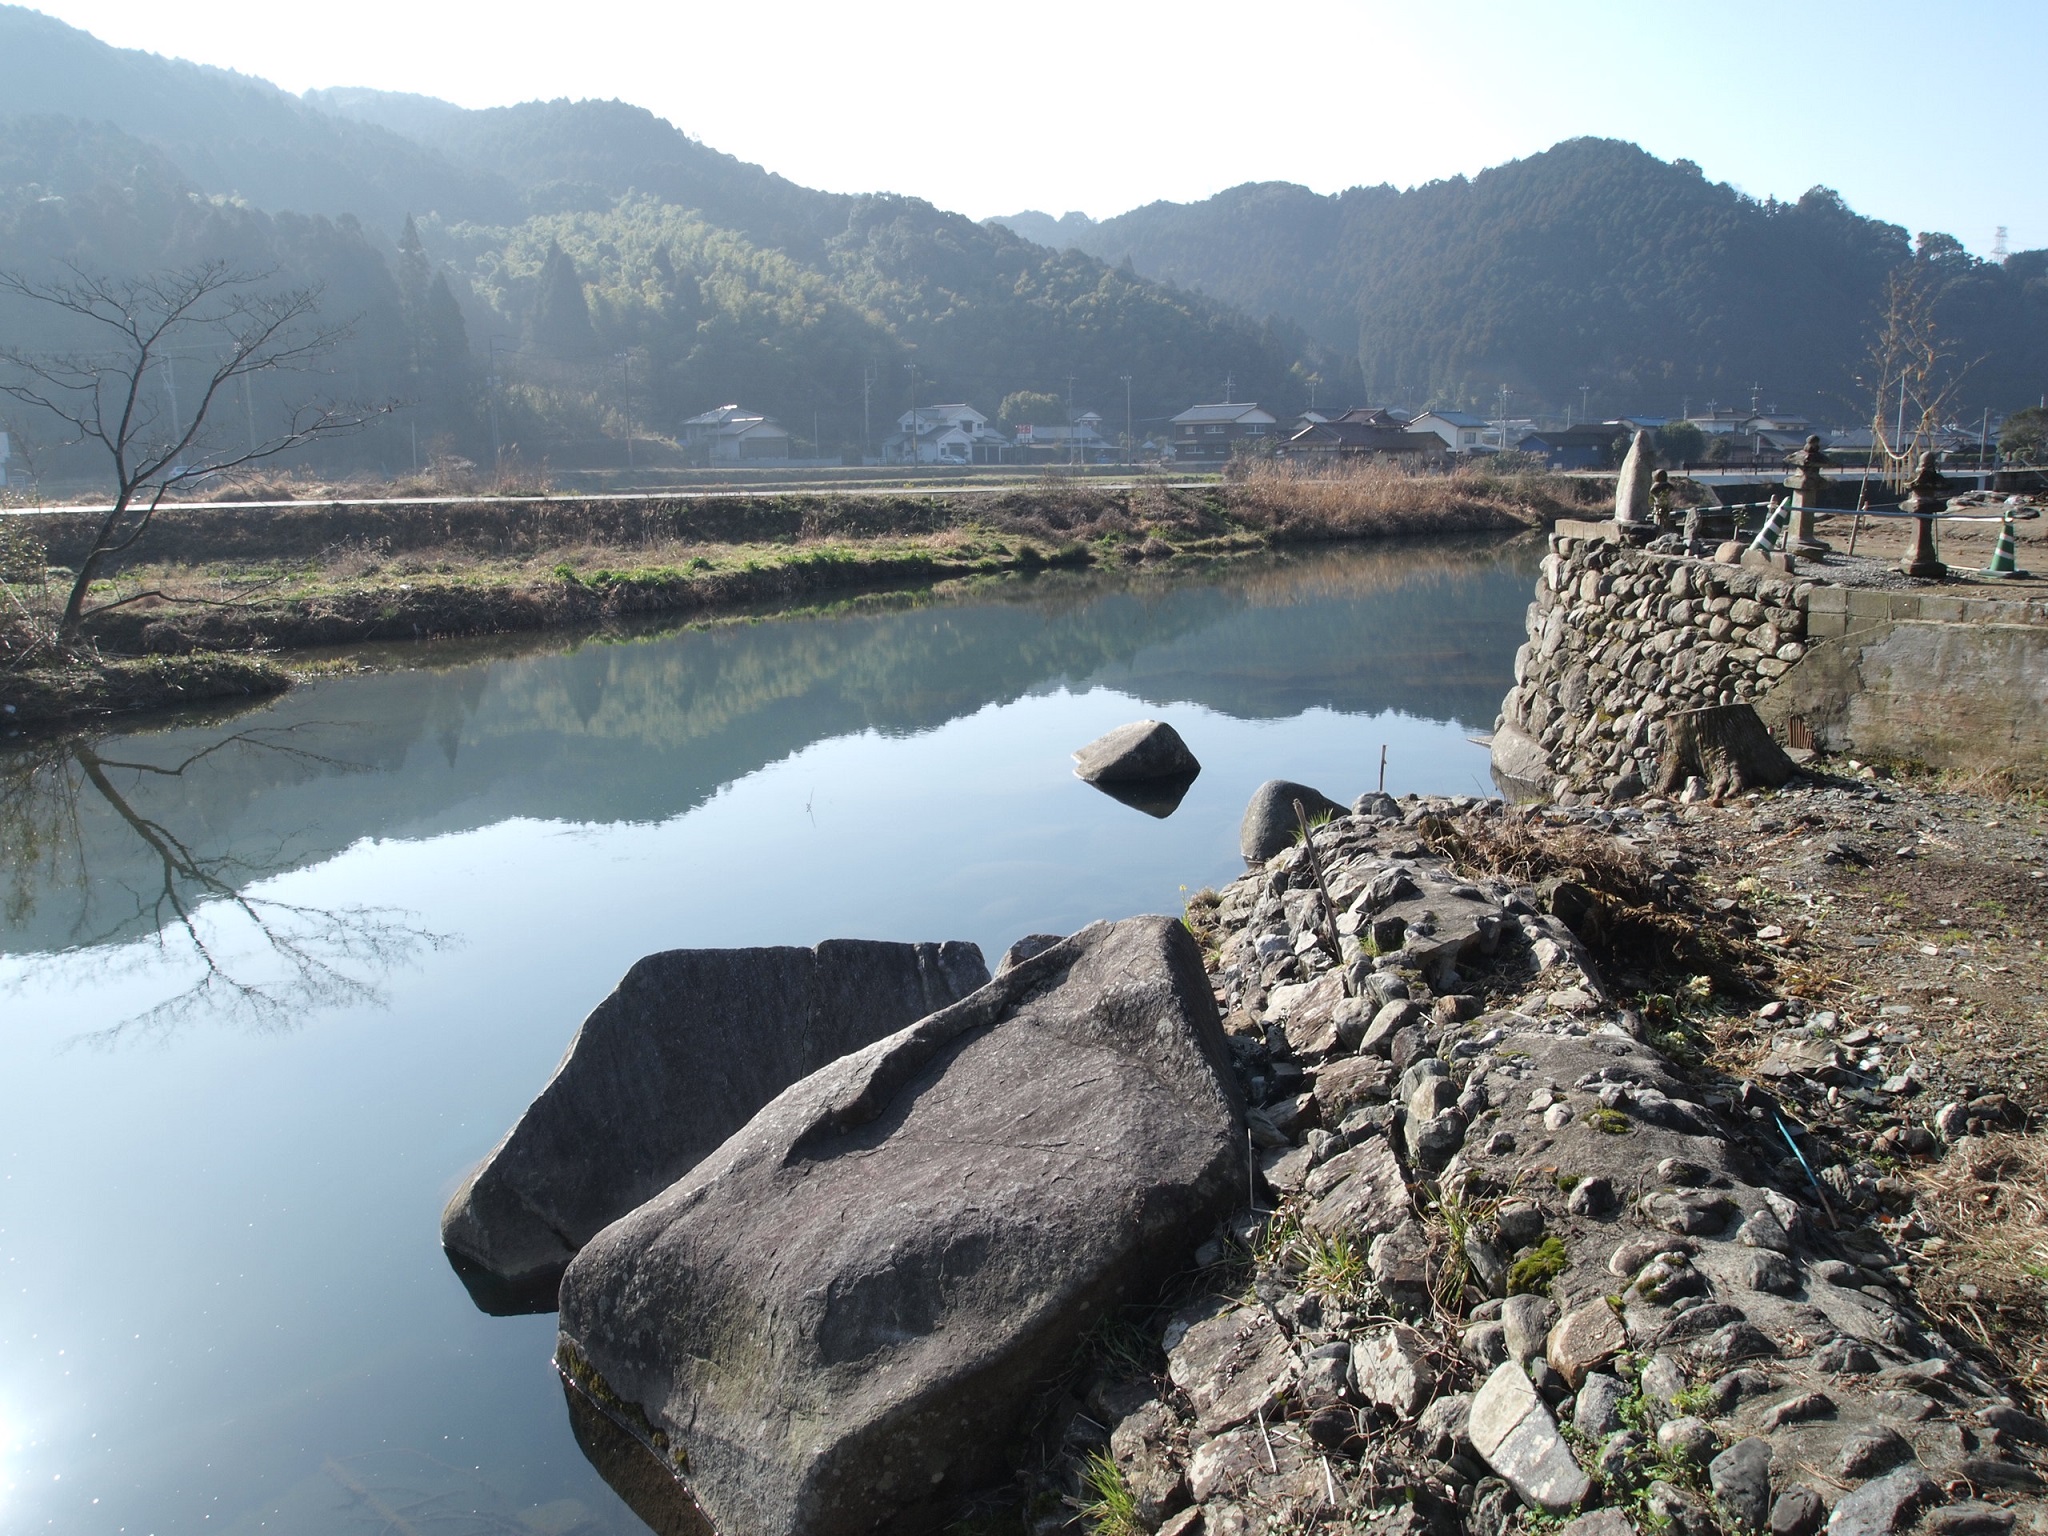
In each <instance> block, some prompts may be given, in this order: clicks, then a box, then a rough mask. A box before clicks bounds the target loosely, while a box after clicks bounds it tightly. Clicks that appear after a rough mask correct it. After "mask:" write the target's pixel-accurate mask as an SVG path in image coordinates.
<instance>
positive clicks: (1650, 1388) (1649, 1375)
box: [1642, 1353, 1687, 1405]
mask: <svg viewBox="0 0 2048 1536" xmlns="http://www.w3.org/2000/svg"><path fill="white" fill-rule="evenodd" d="M1642 1380H1643V1396H1645V1397H1647V1398H1649V1399H1650V1400H1651V1401H1652V1402H1658V1403H1664V1404H1667V1405H1668V1404H1671V1403H1674V1402H1676V1401H1677V1400H1678V1394H1679V1393H1681V1392H1683V1391H1684V1390H1685V1389H1686V1385H1687V1382H1686V1375H1685V1367H1684V1366H1682V1365H1680V1364H1679V1363H1678V1360H1677V1358H1676V1357H1675V1356H1672V1355H1669V1354H1662V1353H1660V1354H1656V1355H1652V1356H1651V1357H1650V1362H1649V1364H1647V1365H1645V1366H1644V1367H1643V1378H1642Z"/></svg>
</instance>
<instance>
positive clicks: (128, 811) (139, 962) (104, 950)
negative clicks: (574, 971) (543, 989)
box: [0, 722, 448, 1045]
mask: <svg viewBox="0 0 2048 1536" xmlns="http://www.w3.org/2000/svg"><path fill="white" fill-rule="evenodd" d="M314 728H315V722H301V723H299V724H296V725H290V726H277V727H253V728H250V729H246V730H240V731H235V732H232V733H230V734H228V735H226V736H223V737H220V738H219V739H218V740H215V741H213V742H211V743H209V744H208V745H206V746H205V747H203V748H200V749H199V750H197V751H194V752H192V753H190V754H188V755H187V756H185V757H183V758H181V759H178V760H176V761H172V762H167V763H153V762H148V761H144V760H141V759H139V758H135V757H126V756H123V757H109V756H107V755H105V754H104V753H102V751H101V750H100V743H99V742H98V740H97V739H95V738H91V737H86V736H69V737H60V738H54V739H51V740H47V741H43V742H39V743H35V744H32V745H30V746H28V747H26V748H23V749H20V750H18V751H17V752H15V753H14V754H13V756H12V757H11V758H9V759H6V760H4V761H0V854H4V856H5V864H6V868H7V871H8V875H7V885H6V888H5V901H4V909H0V911H4V917H5V921H6V923H7V924H8V926H10V927H18V926H20V925H22V924H24V923H25V922H26V921H27V920H28V918H29V917H30V916H31V915H34V913H35V909H36V908H37V906H38V904H40V903H47V902H49V901H52V900H70V901H73V902H74V903H75V907H74V909H73V911H72V912H71V914H70V915H69V918H68V921H67V922H66V924H65V928H66V940H67V942H66V944H65V947H64V948H63V949H62V950H60V951H58V952H56V953H54V954H48V953H46V954H39V955H35V956H32V957H30V958H29V960H28V963H27V964H26V965H25V966H24V967H23V969H22V970H21V971H19V972H17V973H16V975H15V977H14V978H13V980H12V982H11V984H10V986H11V989H13V990H19V989H21V988H24V987H26V986H28V985H30V984H33V983H34V982H35V981H36V980H38V979H40V978H41V977H43V976H46V975H48V974H49V973H50V972H52V971H56V970H70V969H73V968H75V967H77V966H78V965H79V964H80V963H81V954H82V952H85V951H93V950H98V951H101V956H100V959H99V963H100V964H102V965H103V966H105V965H108V964H111V965H112V966H113V967H114V969H115V970H116V971H117V972H118V971H123V970H126V971H143V970H157V969H169V970H175V971H179V972H183V973H186V974H189V976H190V978H191V979H190V980H189V982H188V983H187V984H186V985H185V986H184V987H182V988H181V989H180V990H179V991H177V992H175V993H173V994H172V995H170V996H168V997H165V998H163V999H161V1000H160V1001H158V1002H155V1003H152V1004H150V1005H149V1006H148V1007H146V1008H144V1009H143V1010H141V1011H140V1012H138V1013H135V1014H133V1015H130V1016H129V1017H127V1018H124V1019H122V1020H120V1021H119V1022H118V1023H115V1024H112V1025H110V1026H108V1027H106V1028H104V1029H100V1030H95V1031H93V1032H91V1033H89V1034H87V1035H85V1036H83V1037H82V1038H83V1039H84V1040H86V1041H88V1042H92V1043H97V1044H102V1045H111V1044H114V1043H116V1042H118V1041H121V1040H123V1039H125V1038H127V1037H129V1036H133V1035H148V1036H162V1035H165V1034H168V1033H171V1032H174V1031H176V1030H177V1029H179V1028H180V1027H182V1026H184V1025H185V1024H188V1023H190V1022H192V1021H194V1020H196V1019H200V1018H207V1019H214V1020H219V1021H222V1022H226V1023H231V1024H236V1025H240V1026H241V1027H244V1028H251V1029H284V1028H290V1027H292V1026H293V1025H295V1024H297V1023H299V1022H301V1021H302V1020H303V1019H304V1017H305V1016H306V1015H308V1014H310V1013H313V1012H316V1011H319V1010H322V1009H328V1008H341V1007H351V1006H359V1005H363V1004H370V1005H381V1004H382V1003H383V1001H384V995H383V992H382V990H381V988H380V985H379V983H380V980H381V978H382V977H383V976H384V975H385V974H386V973H387V972H389V971H391V970H393V969H395V968H397V967H399V966H403V965H407V964H410V963H412V962H413V961H414V960H415V959H417V957H418V956H419V955H420V954H421V953H423V952H425V951H430V950H436V949H439V948H441V947H443V946H444V945H445V944H446V943H447V942H448V939H447V938H446V936H444V935H440V934H435V933H430V932H428V931H426V930H425V929H422V928H420V927H418V926H417V925H416V924H415V923H414V922H413V921H412V914H410V913H408V912H406V911H403V910H402V909H399V908H393V907H371V906H315V905H310V904H306V903H302V902H293V901H289V900H285V899H282V898H280V897H277V896H268V895H263V894H261V893H260V892H259V891H258V889H257V887H258V885H259V884H260V882H262V881H263V880H264V879H265V878H266V877H268V876H271V875H273V874H275V873H277V872H278V871H280V870H284V869H288V868H290V867H291V866H292V865H293V864H294V863H296V862H297V858H296V850H293V849H291V848H289V847H287V846H285V845H284V844H283V843H279V844H277V845H276V846H273V847H271V848H268V849H264V850H261V851H260V852H259V853H258V854H256V855H254V856H252V855H251V854H250V853H249V852H248V851H238V852H220V853H210V852H208V851H207V849H206V847H205V845H204V843H203V841H202V840H201V839H200V837H199V836H198V835H197V834H196V833H194V831H193V830H192V829H191V828H190V827H189V826H187V827H183V828H181V827H180V826H179V824H178V823H179V822H180V819H181V818H180V816H179V814H178V813H179V811H180V810H181V809H182V810H186V811H187V812H189V811H190V807H191V805H192V803H193V802H194V801H195V800H198V799H201V798H203V796H201V795H200V794H198V793H197V792H195V791H194V789H193V785H192V783H191V781H192V780H194V779H196V778H198V777H200V776H201V775H204V774H205V773H207V772H208V771H209V769H212V768H215V767H217V766H218V765H219V764H220V763H221V762H222V761H223V760H224V759H225V758H227V757H228V756H230V755H232V754H236V753H254V754H268V755H272V756H274V757H277V758H280V759H285V760H292V761H296V762H298V763H300V764H303V765H304V766H305V767H306V768H308V769H310V770H313V771H315V772H319V773H337V772H341V773H353V772H360V771H363V770H362V768H361V766H360V765H358V764H354V763H350V762H347V761H345V760H343V759H340V758H335V757H331V756H328V755H326V754H324V753H319V752H315V751H312V750H310V749H308V748H307V747H304V746H301V745H300V744H299V742H298V740H296V739H295V738H297V737H299V736H300V735H301V733H304V732H307V731H310V730H312V729H314ZM135 744H136V742H135V739H134V738H129V740H128V742H127V745H128V746H129V747H132V746H134V745H135ZM159 799H160V800H162V801H163V802H164V804H163V805H162V806H161V807H158V806H155V805H153V804H152V803H151V802H152V801H154V800H159ZM100 807H104V810H105V811H106V812H107V813H110V814H111V816H112V818H113V821H112V825H114V826H116V827H118V828H121V829H124V830H125V831H126V833H128V834H129V835H131V836H132V837H133V838H134V839H135V840H136V841H137V843H139V844H140V846H141V849H142V850H145V851H144V852H143V854H142V859H141V863H142V867H144V868H146V869H147V870H149V872H150V876H151V878H150V879H149V880H147V881H146V882H142V883H136V882H134V881H132V880H129V879H119V880H105V879H99V878H96V875H95V868H94V861H93V858H92V857H91V855H90V853H89V849H90V848H91V846H92V845H93V844H94V843H95V842H100V843H102V844H103V843H104V838H105V833H104V832H103V831H102V832H101V833H100V834H99V836H98V837H88V834H87V821H88V819H89V818H90V817H95V816H97V815H98V808H100ZM195 819H198V818H195ZM138 941H140V942H138ZM117 945H118V946H122V947H121V948H118V949H111V950H110V949H108V946H117Z"/></svg>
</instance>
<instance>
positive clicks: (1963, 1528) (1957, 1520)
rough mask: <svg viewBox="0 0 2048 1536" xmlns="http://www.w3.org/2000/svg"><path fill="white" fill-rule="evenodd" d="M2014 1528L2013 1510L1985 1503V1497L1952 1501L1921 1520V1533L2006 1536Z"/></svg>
mask: <svg viewBox="0 0 2048 1536" xmlns="http://www.w3.org/2000/svg"><path fill="white" fill-rule="evenodd" d="M2012 1527H2013V1512H2012V1511H2011V1510H2009V1509H2000V1508H1999V1507H1998V1506H1997V1505H1996V1504H1986V1503H1985V1502H1984V1501H1983V1500H1982V1499H1965V1500H1964V1501H1963V1502H1962V1503H1960V1504H1950V1505H1948V1506H1946V1507H1945V1508H1942V1509H1937V1510H1935V1511H1933V1512H1932V1513H1931V1514H1929V1515H1928V1516H1927V1518H1926V1519H1925V1520H1922V1521H1921V1522H1920V1531H1921V1536H2007V1533H2008V1532H2010V1531H2011V1530H2012Z"/></svg>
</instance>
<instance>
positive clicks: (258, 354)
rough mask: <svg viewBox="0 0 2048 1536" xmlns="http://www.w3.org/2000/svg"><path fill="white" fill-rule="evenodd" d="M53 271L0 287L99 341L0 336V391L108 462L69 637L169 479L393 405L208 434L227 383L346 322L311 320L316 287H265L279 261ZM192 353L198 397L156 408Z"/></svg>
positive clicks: (279, 446)
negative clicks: (203, 363)
mask: <svg viewBox="0 0 2048 1536" xmlns="http://www.w3.org/2000/svg"><path fill="white" fill-rule="evenodd" d="M63 270H64V274H65V275H63V276H61V277H57V278H50V279H37V278H32V277H29V276H27V275H25V274H23V273H20V272H5V271H0V295H6V296H12V297H14V298H16V299H19V300H23V301H26V302H29V303H33V304H39V305H43V306H46V307H47V308H49V309H52V310H55V311H56V312H58V313H59V314H62V315H68V316H70V317H71V319H72V320H73V322H75V323H76V324H77V325H78V326H79V327H80V328H82V329H84V330H85V331H86V332H87V333H88V334H98V335H99V336H100V338H101V339H102V340H103V342H104V343H105V346H104V350H100V351H76V352H50V353H42V352H31V351H27V350H24V349H21V348H16V347H10V346H6V345H0V397H5V398H7V399H11V400H13V401H15V402H16V403H18V404H20V405H23V406H26V407H28V408H29V409H31V410H33V411H37V412H41V413H43V414H45V415H47V416H50V417H52V418H54V419H55V420H56V421H57V422H59V423H60V424H61V425H62V426H63V427H64V429H65V430H66V431H67V432H69V433H70V434H71V441H72V442H73V443H75V444H96V445H98V447H99V448H100V449H101V450H103V451H104V452H105V453H106V455H107V458H108V462H109V464H110V466H111V468H112V470H113V476H114V500H113V505H112V506H110V507H109V508H108V509H107V512H106V515H105V516H104V517H103V518H101V520H100V522H99V525H98V526H97V528H96V529H95V531H94V536H93V541H92V544H91V546H90V548H89V549H88V551H87V552H86V554H85V556H84V558H83V559H81V560H80V562H79V566H78V572H77V575H76V577H75V578H74V580H73V582H72V586H71V593H70V596H69V599H68V600H67V601H66V603H65V605H64V613H63V617H62V619H61V620H60V621H59V624H58V635H59V637H60V638H61V639H62V640H65V641H71V640H74V639H76V638H77V636H78V633H79V629H80V626H81V625H82V624H83V622H84V620H85V619H86V617H87V616H88V615H89V614H90V613H92V612H98V611H102V610H101V609H88V608H87V607H86V598H87V596H88V594H89V593H90V592H91V590H92V585H93V582H94V580H95V579H96V577H97V575H98V573H99V571H100V570H101V569H102V567H103V566H104V565H105V563H106V562H107V561H108V560H109V559H111V558H113V557H114V556H116V555H119V554H121V553H123V552H125V551H126V550H128V549H130V548H132V547H133V546H134V544H135V542H136V541H137V540H138V539H140V538H141V537H142V535H143V534H144V532H146V531H147V530H148V528H149V525H150V522H151V520H152V519H153V518H154V517H155V516H156V514H157V511H158V509H159V508H160V507H161V506H162V505H163V502H164V499H165V498H166V497H167V496H169V495H170V494H171V493H172V492H173V491H175V490H176V489H178V488H179V487H181V486H185V485H190V484H193V483H196V482H199V481H203V480H207V479H211V478H215V477H218V476H221V475H226V474H231V473H232V472H234V471H235V470H237V469H242V468H246V467H247V466H248V465H251V464H254V463H258V462H260V461H262V460H265V459H271V458H275V457H276V456H277V455H279V454H281V453H286V452H289V451H290V450H292V449H294V448H299V447H303V446H304V445H306V444H307V443H310V442H313V441H316V440H317V439H320V438H324V437H330V436H334V435H336V434H339V433H344V432H352V431H355V430H357V429H359V428H360V427H362V426H363V425H364V424H365V423H367V422H368V421H370V420H371V419H372V418H374V417H376V416H381V415H385V414H388V413H389V412H390V411H391V410H392V409H394V407H393V406H392V405H389V404H385V405H377V406H368V407H365V406H343V405H339V404H333V403H328V404H322V405H305V406H300V407H299V408H297V409H295V410H294V411H293V412H292V415H291V418H290V420H289V421H287V422H286V423H285V425H284V426H283V427H282V428H281V429H280V430H278V431H276V432H274V433H272V434H271V435H270V436H269V437H267V438H265V439H263V440H261V441H258V442H254V443H252V444H250V446H249V447H247V448H245V449H232V450H230V449H226V448H221V447H218V446H215V445H213V444H211V443H210V442H209V441H208V437H207V428H208V425H209V422H210V420H211V418H212V415H213V411H214V408H215V406H216V405H217V404H218V403H219V402H220V400H221V399H222V396H223V392H224V391H226V390H227V389H228V388H229V386H231V385H233V384H234V383H236V382H237V381H240V380H245V379H248V378H250V377H252V376H253V375H256V374H262V373H287V372H306V371H309V370H310V369H311V367H312V365H313V363H314V362H315V360H316V359H318V358H319V357H321V356H322V355H323V354H325V353H326V352H327V351H328V350H330V349H331V348H332V347H333V346H334V345H335V344H336V343H338V342H339V341H341V340H342V339H343V338H344V337H346V336H347V335H348V333H349V331H350V329H351V327H350V326H348V325H330V326H321V325H318V324H317V323H316V319H317V316H318V314H319V309H320V289H319V288H317V287H314V288H296V289H277V288H273V287H272V286H270V285H271V280H272V279H273V278H274V277H275V275H276V274H275V273H273V272H253V273H252V272H245V271H242V270H241V269H239V268H237V267H235V266H233V265H232V264H230V263H229V262H227V261H223V260H213V261H203V262H199V263H196V264H195V265H192V266H189V267H183V268H179V269H177V270H174V271H168V272H160V273H153V274H150V275H147V276H143V277H119V278H117V277H109V276H106V275H104V274H101V273H97V272H93V271H90V270H88V269H87V268H85V267H83V266H81V265H79V264H77V263H69V264H67V265H66V266H65V267H64V269H63ZM194 352H197V353H200V354H202V355H204V356H206V357H207V358H208V359H209V363H208V366H207V371H206V374H205V377H204V379H203V381H202V382H201V383H200V385H199V389H198V393H197V395H196V397H190V403H189V404H180V403H179V402H178V401H177V398H176V391H175V388H174V387H172V388H169V389H167V391H166V392H167V393H169V394H170V395H171V400H172V403H171V405H170V406H169V408H168V409H160V408H159V407H158V405H157V403H156V394H157V390H156V389H155V387H154V385H155V381H156V378H157V375H158V373H159V371H160V370H164V371H166V375H167V376H166V383H167V384H171V383H172V379H171V377H170V376H169V374H168V370H172V369H174V368H175V366H176V364H175V358H176V356H177V355H178V354H180V353H183V354H185V355H191V354H192V353H194ZM251 435H252V436H253V435H254V434H253V433H252V434H251ZM124 601H133V599H124ZM105 606H118V605H102V607H105Z"/></svg>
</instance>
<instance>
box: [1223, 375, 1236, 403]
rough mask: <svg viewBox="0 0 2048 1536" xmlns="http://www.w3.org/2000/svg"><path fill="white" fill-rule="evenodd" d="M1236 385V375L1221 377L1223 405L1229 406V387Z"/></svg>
mask: <svg viewBox="0 0 2048 1536" xmlns="http://www.w3.org/2000/svg"><path fill="white" fill-rule="evenodd" d="M1236 383H1237V375H1236V374H1234V373H1226V374H1225V375H1223V403H1224V404H1225V405H1229V404H1231V399H1230V391H1231V387H1232V386H1233V385H1235V384H1236Z"/></svg>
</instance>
